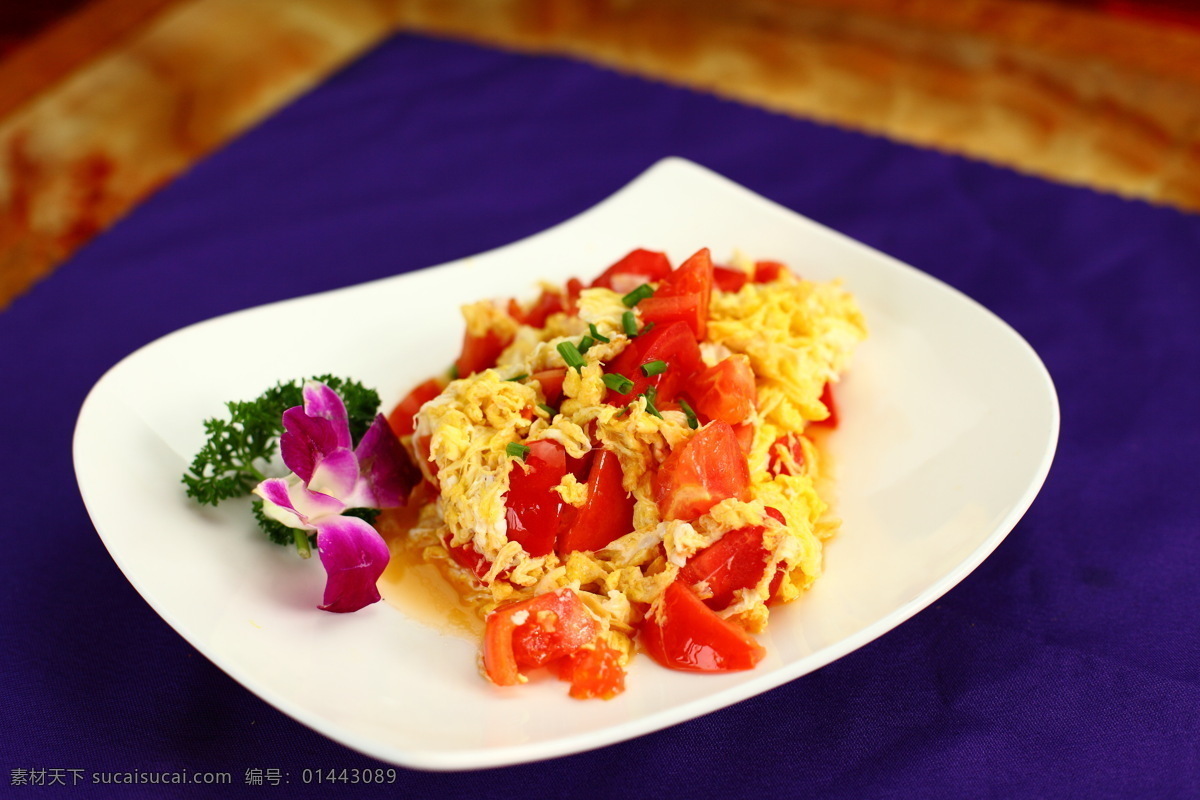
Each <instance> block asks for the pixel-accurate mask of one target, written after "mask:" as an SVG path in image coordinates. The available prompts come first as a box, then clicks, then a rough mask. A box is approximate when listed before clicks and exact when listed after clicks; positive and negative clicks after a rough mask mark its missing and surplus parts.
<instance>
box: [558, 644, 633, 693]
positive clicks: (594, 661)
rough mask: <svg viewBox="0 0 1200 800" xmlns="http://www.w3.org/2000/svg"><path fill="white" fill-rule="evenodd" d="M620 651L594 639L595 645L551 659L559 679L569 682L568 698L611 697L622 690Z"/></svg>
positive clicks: (622, 677)
mask: <svg viewBox="0 0 1200 800" xmlns="http://www.w3.org/2000/svg"><path fill="white" fill-rule="evenodd" d="M620 658H621V654H620V653H619V652H617V651H616V650H614V649H613V648H611V647H609V646H608V645H606V644H604V643H603V642H597V643H596V646H595V647H583V648H580V649H579V650H576V651H575V652H574V653H572V654H571V655H569V656H563V657H562V658H560V659H559V660H558V661H555V662H554V671H555V672H556V674H557V675H558V677H559V679H560V680H564V681H570V683H571V697H574V698H575V699H576V700H589V699H591V698H593V697H599V698H602V699H604V700H611V699H613V698H614V697H616V696H617V695H619V694H620V693H621V692H623V691H625V670H623V669H621V662H620Z"/></svg>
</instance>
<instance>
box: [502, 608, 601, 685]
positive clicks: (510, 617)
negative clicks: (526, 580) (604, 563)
mask: <svg viewBox="0 0 1200 800" xmlns="http://www.w3.org/2000/svg"><path fill="white" fill-rule="evenodd" d="M597 632H598V626H597V625H596V621H595V620H593V619H592V616H591V614H589V613H588V611H587V608H586V607H584V605H583V601H582V600H580V599H579V596H578V595H576V594H575V592H573V591H571V590H570V589H559V590H558V591H556V592H547V593H546V594H540V595H538V596H537V597H532V598H530V599H528V600H522V601H520V602H517V603H511V604H509V605H507V606H502V607H501V608H498V609H496V610H495V611H493V612H492V613H491V614H489V615H488V617H487V622H486V624H485V627H484V634H483V667H484V671H485V672H486V673H487V676H488V678H489V679H491V681H492V683H494V684H496V685H498V686H515V685H516V684H518V683H520V682H521V672H520V671H521V669H523V668H532V667H538V666H541V665H543V664H547V663H549V662H551V661H553V660H554V659H557V658H561V657H563V656H566V655H570V654H571V653H574V652H575V651H576V650H578V649H579V648H581V647H583V646H584V645H585V644H588V643H590V642H591V641H592V640H593V639H595V638H596V633H597Z"/></svg>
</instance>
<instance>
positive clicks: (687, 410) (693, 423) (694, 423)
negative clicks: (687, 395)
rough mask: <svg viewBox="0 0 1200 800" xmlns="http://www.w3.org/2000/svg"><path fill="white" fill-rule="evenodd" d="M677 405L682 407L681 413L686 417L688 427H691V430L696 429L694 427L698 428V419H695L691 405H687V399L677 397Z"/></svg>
mask: <svg viewBox="0 0 1200 800" xmlns="http://www.w3.org/2000/svg"><path fill="white" fill-rule="evenodd" d="M679 407H680V408H682V409H683V414H684V416H686V417H687V424H688V427H689V428H691V429H692V430H696V428H699V427H700V420H699V419H697V417H696V412H695V411H693V410H692V407H691V406H689V405H688V401H687V400H684V399H683V398H682V397H681V398H679Z"/></svg>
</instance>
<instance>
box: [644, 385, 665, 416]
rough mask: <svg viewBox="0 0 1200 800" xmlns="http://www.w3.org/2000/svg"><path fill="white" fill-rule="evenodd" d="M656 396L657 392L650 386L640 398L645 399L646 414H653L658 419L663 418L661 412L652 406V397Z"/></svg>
mask: <svg viewBox="0 0 1200 800" xmlns="http://www.w3.org/2000/svg"><path fill="white" fill-rule="evenodd" d="M657 394H658V390H657V389H655V388H654V387H653V386H651V387H650V388H649V389H647V390H646V391H644V392H642V394H641V397H644V398H646V413H648V414H653V415H654V416H656V417H658V418H659V419H662V418H663V415H662V412H661V411H659V410H658V407H657V406H655V405H654V397H655V395H657Z"/></svg>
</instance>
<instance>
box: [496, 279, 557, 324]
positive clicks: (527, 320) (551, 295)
mask: <svg viewBox="0 0 1200 800" xmlns="http://www.w3.org/2000/svg"><path fill="white" fill-rule="evenodd" d="M508 308H509V315H510V316H511V317H512V318H513V319H515V320H516V321H517V322H519V323H521V324H522V325H529V326H530V327H533V328H541V327H544V326H545V324H546V320H547V319H548V318H549V317H550V315H551V314H557V313H559V312H561V311H566V310H567V304H566V299H565V298H564V297H563V295H562V294H561V293H559V292H551V291H548V290H546V289H543V290H542V293H541V295H539V296H538V299H537V302H536V303H534V304H533V306H532V307H531V308H530V309H529V310H528V311H523V310H522V309H521V307H520V305H517V304H516V303H515V302H513V303H510V304H509V307H508ZM514 312H515V313H514Z"/></svg>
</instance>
